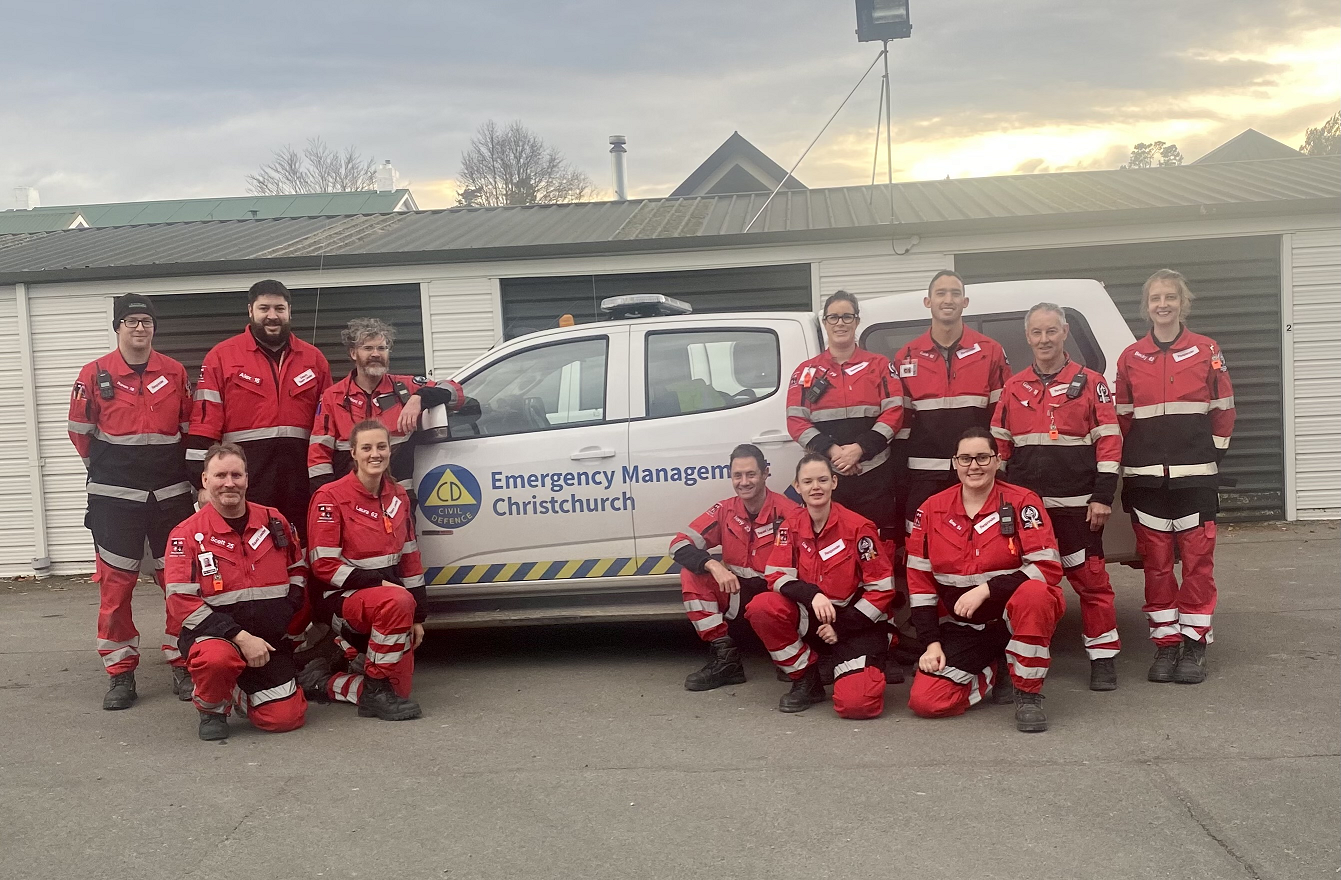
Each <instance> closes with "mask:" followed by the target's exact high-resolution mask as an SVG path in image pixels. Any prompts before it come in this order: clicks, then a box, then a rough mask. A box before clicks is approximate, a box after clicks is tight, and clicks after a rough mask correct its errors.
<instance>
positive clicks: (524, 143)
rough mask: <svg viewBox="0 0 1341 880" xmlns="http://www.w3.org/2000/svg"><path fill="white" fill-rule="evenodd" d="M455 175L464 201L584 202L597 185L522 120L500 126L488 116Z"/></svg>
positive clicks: (516, 203) (467, 203)
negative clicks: (467, 195) (488, 118)
mask: <svg viewBox="0 0 1341 880" xmlns="http://www.w3.org/2000/svg"><path fill="white" fill-rule="evenodd" d="M457 177H458V180H459V182H460V184H461V187H460V188H461V191H462V197H461V198H460V199H459V200H458V204H462V205H537V204H555V203H558V202H580V201H583V200H585V199H587V198H589V197H590V195H591V193H592V191H593V189H594V187H593V184H592V182H591V178H589V177H588V176H587V175H586V174H585V173H584V172H582V171H580V170H578V169H577V168H574V167H573V166H572V165H571V164H569V162H568V160H567V159H565V158H564V157H563V154H562V153H560V152H559V151H558V150H557V149H556V148H554V147H551V146H549V145H547V144H546V143H545V141H544V140H543V139H542V138H541V137H540V135H538V134H536V133H535V132H534V131H532V130H531V129H529V128H527V127H526V126H525V125H523V124H522V123H521V122H520V121H514V122H509V123H508V124H507V125H506V126H501V127H500V126H499V125H498V123H496V122H494V121H493V120H492V119H490V120H488V121H486V122H485V123H484V124H482V125H481V126H480V127H479V128H477V129H476V130H475V134H474V136H472V137H471V139H470V147H469V148H468V149H467V150H466V151H465V152H464V153H462V154H461V171H460V173H459V174H458V175H457ZM466 193H469V197H468V198H467V197H466Z"/></svg>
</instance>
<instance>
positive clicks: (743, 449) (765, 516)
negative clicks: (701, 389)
mask: <svg viewBox="0 0 1341 880" xmlns="http://www.w3.org/2000/svg"><path fill="white" fill-rule="evenodd" d="M768 476H769V473H768V462H767V461H765V460H764V453H763V452H762V451H760V449H759V447H758V446H755V445H753V444H750V443H742V444H741V445H739V446H737V447H736V448H735V449H733V450H731V488H732V489H735V490H736V494H735V495H734V496H732V497H731V498H727V499H726V500H724V501H719V502H717V503H716V504H714V505H713V506H712V507H710V508H708V509H707V511H706V512H704V513H703V514H701V515H700V516H699V517H698V518H697V519H695V520H694V521H693V522H692V523H690V524H689V525H688V527H686V528H685V529H684V530H683V531H681V532H679V533H678V534H677V535H676V536H675V537H674V538H673V539H671V544H670V550H671V555H672V556H673V557H675V561H676V562H677V563H678V564H679V565H680V592H681V594H682V595H683V596H684V609H685V611H686V612H688V614H689V622H690V623H692V624H693V625H694V630H695V632H697V633H698V637H699V638H700V639H702V640H703V641H705V642H707V643H708V644H709V645H710V646H711V648H712V658H711V659H710V660H709V661H708V664H707V665H706V666H704V667H703V668H702V669H700V670H698V671H697V672H691V673H690V674H689V677H688V678H686V679H685V682H684V686H685V690H690V691H709V690H712V689H713V688H719V687H721V686H722V685H726V684H740V683H742V682H743V681H745V666H744V665H743V664H742V663H741V662H740V649H739V648H737V647H736V643H735V641H734V640H733V639H732V638H731V635H730V633H729V632H728V631H727V623H728V621H732V620H736V619H737V618H738V617H739V615H740V611H741V609H742V608H745V607H747V606H748V605H749V603H750V600H752V599H753V598H754V597H755V596H757V595H759V594H760V593H762V592H764V591H765V590H767V589H768V584H767V583H766V582H765V580H764V568H765V567H766V566H767V565H768V558H769V556H771V555H772V553H773V537H774V535H775V534H776V533H777V530H778V527H779V526H780V525H781V524H782V520H783V519H785V518H786V517H787V515H788V514H790V513H792V512H793V511H795V510H797V509H798V506H797V504H796V502H794V501H792V500H791V499H789V498H786V497H784V496H782V495H779V494H778V493H776V492H772V491H770V490H769V488H768ZM714 547H721V548H722V558H721V559H716V558H714V557H713V556H711V555H710V554H709V553H708V551H709V550H711V549H713V548H714Z"/></svg>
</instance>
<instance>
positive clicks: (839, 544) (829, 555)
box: [820, 538, 847, 562]
mask: <svg viewBox="0 0 1341 880" xmlns="http://www.w3.org/2000/svg"><path fill="white" fill-rule="evenodd" d="M846 546H847V545H846V544H844V543H843V539H842V538H839V539H838V540H837V541H834V542H833V543H832V544H830V545H829V546H828V547H825V548H824V549H822V550H820V559H823V560H824V561H825V562H828V561H829V560H830V559H833V558H834V557H835V556H837V555H838V554H839V553H842V552H843V548H844V547H846Z"/></svg>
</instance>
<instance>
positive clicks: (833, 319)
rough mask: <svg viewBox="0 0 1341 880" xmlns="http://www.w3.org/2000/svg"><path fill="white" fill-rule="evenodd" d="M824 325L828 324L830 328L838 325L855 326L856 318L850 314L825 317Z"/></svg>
mask: <svg viewBox="0 0 1341 880" xmlns="http://www.w3.org/2000/svg"><path fill="white" fill-rule="evenodd" d="M824 323H826V324H828V325H829V326H830V327H834V326H837V325H838V324H855V323H857V316H856V315H855V314H853V313H852V312H848V313H846V314H843V315H825V316H824Z"/></svg>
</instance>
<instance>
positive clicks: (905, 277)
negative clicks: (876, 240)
mask: <svg viewBox="0 0 1341 880" xmlns="http://www.w3.org/2000/svg"><path fill="white" fill-rule="evenodd" d="M954 265H955V259H954V255H953V254H938V253H927V254H921V253H919V254H906V255H905V256H899V255H898V254H884V255H881V256H878V257H845V258H839V259H833V260H821V261H820V264H819V289H818V290H817V291H816V292H815V297H816V298H815V308H819V307H820V306H821V305H823V303H824V298H825V297H827V296H828V295H829V294H831V293H833V292H834V291H835V290H846V291H847V292H848V293H851V294H855V295H856V296H857V298H858V299H862V298H865V297H869V296H883V295H885V294H888V293H916V292H918V291H923V292H925V291H926V289H927V284H928V283H929V282H930V281H931V276H933V275H935V274H936V273H937V272H939V271H940V270H941V269H953V268H954Z"/></svg>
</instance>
